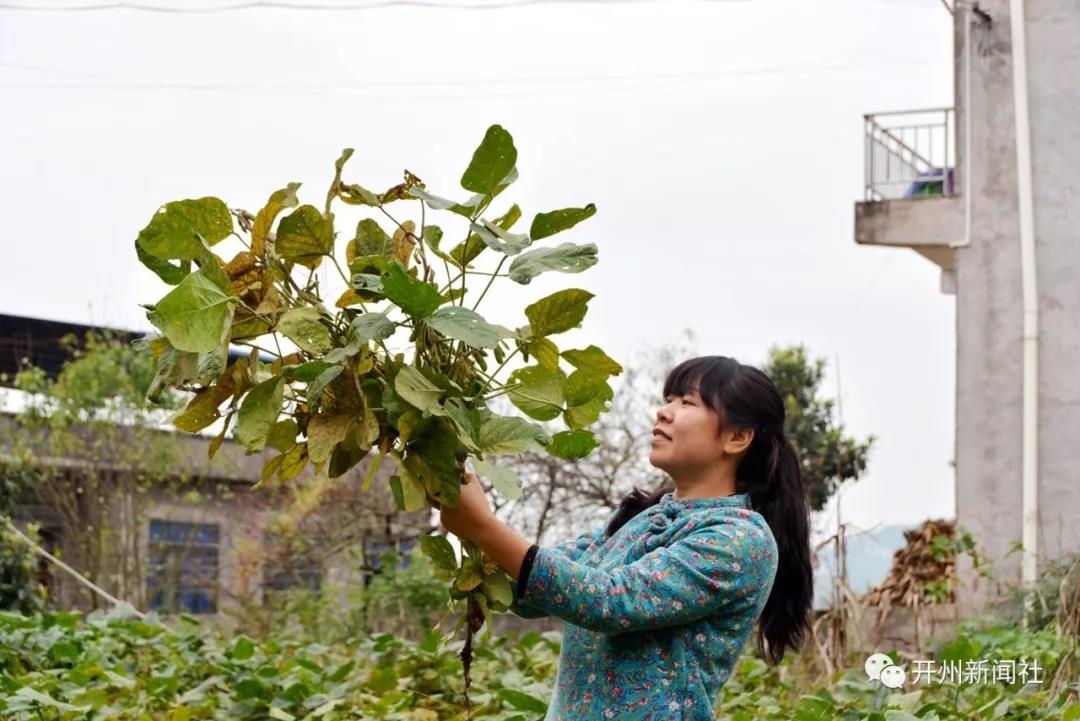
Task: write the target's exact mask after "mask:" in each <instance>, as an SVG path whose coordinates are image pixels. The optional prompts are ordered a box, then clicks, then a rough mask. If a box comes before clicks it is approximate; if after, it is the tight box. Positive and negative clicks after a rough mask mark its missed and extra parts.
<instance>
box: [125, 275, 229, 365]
mask: <svg viewBox="0 0 1080 721" xmlns="http://www.w3.org/2000/svg"><path fill="white" fill-rule="evenodd" d="M235 302H236V297H235V296H232V295H227V294H226V293H224V292H222V290H221V288H219V287H218V286H217V284H216V283H214V281H212V280H210V279H209V278H207V277H206V275H205V274H204V273H203V272H202V271H195V272H194V273H189V274H188V275H187V276H186V277H185V278H184V279H183V280H182V281H180V284H179V285H178V286H176V287H175V288H173V289H172V290H171V291H169V293H168V294H167V295H166V296H165V297H164V298H162V299H161V300H160V301H158V304H157V305H156V306H155V307H154V310H152V311H150V312H149V313H147V314H146V317H147V318H148V319H149V320H150V322H151V323H153V324H154V325H155V326H157V328H158V329H159V330H160V331H161V332H162V333H163V334H164V335H165V337H166V338H168V339H169V343H171V344H172V346H173V347H174V348H176V349H178V350H182V351H190V352H192V353H203V352H207V351H211V350H214V349H215V348H217V347H218V346H221V345H223V344H224V342H225V332H226V329H227V328H228V325H229V322H230V321H231V319H232V315H233V312H234V311H235V307H236V306H235Z"/></svg>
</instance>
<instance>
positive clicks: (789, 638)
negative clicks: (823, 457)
mask: <svg viewBox="0 0 1080 721" xmlns="http://www.w3.org/2000/svg"><path fill="white" fill-rule="evenodd" d="M695 389H696V390H697V392H698V393H699V394H700V395H701V399H702V401H703V402H704V403H705V404H706V405H707V406H708V407H709V408H711V409H713V410H714V411H716V412H717V413H718V414H719V415H720V425H721V427H724V426H734V427H748V428H752V429H754V437H753V440H752V441H751V443H750V448H749V449H748V450H747V451H746V455H744V456H743V457H742V460H741V461H739V465H738V467H737V469H736V471H735V486H736V492H738V493H746V494H747V495H749V497H750V505H751V507H752V508H753V510H755V511H757V512H758V513H760V514H761V515H762V516H763V517H764V518H765V521H766V522H767V523H768V524H769V529H770V530H771V531H772V534H773V538H775V539H776V546H777V550H778V552H779V560H778V566H777V571H776V580H775V581H774V583H773V587H772V591H771V593H770V594H769V599H768V601H767V602H766V603H765V608H764V610H763V611H762V613H761V618H759V619H758V634H757V647H758V651H759V652H760V653H761V654H762V655H763V656H764V657H765V658H766V659H767V660H768V661H769V662H770V663H774V664H775V663H779V662H780V660H781V659H782V658H783V657H784V652H785V651H786V650H787V649H788V648H791V649H798V648H799V647H801V646H802V643H803V641H804V640H805V638H806V634H807V632H808V630H809V625H810V618H809V613H810V606H811V603H812V599H813V570H812V568H811V563H810V509H809V506H808V504H807V501H806V489H805V487H804V485H803V477H802V467H801V464H800V463H799V456H798V453H797V452H796V451H795V448H794V447H793V446H792V445H791V441H789V440H788V439H787V436H786V435H785V434H784V416H785V411H784V399H783V398H782V397H781V395H780V392H779V391H778V390H777V388H776V385H775V384H774V383H773V382H772V380H770V379H769V377H768V376H767V375H765V374H764V373H763V372H762V371H760V370H758V369H757V368H754V367H753V366H749V365H744V364H742V363H739V362H738V361H736V360H735V359H734V358H727V357H725V356H702V357H700V358H691V359H689V360H686V361H683V362H682V363H680V364H679V365H677V366H676V367H675V368H673V369H672V370H671V371H670V372H669V373H668V375H667V378H666V379H665V381H664V393H663V397H664V398H665V399H666V398H667V397H668V396H670V395H677V396H678V395H684V394H687V393H691V392H693V391H694V390H695ZM673 490H674V486H672V485H671V484H666V485H664V486H663V487H661V488H659V489H658V490H656V491H654V492H652V493H649V492H646V491H641V490H639V489H637V488H635V489H634V490H633V491H632V492H631V493H630V494H628V495H627V496H626V497H625V498H623V499H622V502H621V503H620V504H619V508H618V509H617V510H616V511H615V513H614V515H613V516H612V518H611V521H610V522H609V523H608V527H607V534H608V536H611V535H613V534H614V533H615V531H617V530H618V529H619V528H620V527H621V526H622V525H623V524H624V523H626V522H627V521H629V520H630V519H631V518H633V517H634V516H636V515H637V514H639V513H641V512H642V511H644V510H645V509H647V508H649V507H650V506H653V505H655V504H657V503H659V502H660V498H661V497H662V496H663V495H664V494H665V493H668V492H669V491H673Z"/></svg>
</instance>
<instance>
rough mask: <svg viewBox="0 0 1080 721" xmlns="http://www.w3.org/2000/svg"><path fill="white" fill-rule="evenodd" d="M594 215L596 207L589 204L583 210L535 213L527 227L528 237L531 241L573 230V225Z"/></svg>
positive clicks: (571, 209) (564, 209) (568, 209)
mask: <svg viewBox="0 0 1080 721" xmlns="http://www.w3.org/2000/svg"><path fill="white" fill-rule="evenodd" d="M593 215H596V206H595V205H593V204H592V203H589V204H588V205H586V206H585V207H584V208H563V209H562V210H553V211H551V212H550V213H537V214H536V217H534V218H533V222H532V225H531V226H530V227H529V235H531V236H532V239H533V240H540V239H541V238H547V237H548V236H550V235H555V234H556V233H561V232H562V231H564V230H568V229H570V228H573V227H574V226H575V225H577V224H578V223H580V222H581V221H583V220H585V219H586V218H591V217H592V216H593Z"/></svg>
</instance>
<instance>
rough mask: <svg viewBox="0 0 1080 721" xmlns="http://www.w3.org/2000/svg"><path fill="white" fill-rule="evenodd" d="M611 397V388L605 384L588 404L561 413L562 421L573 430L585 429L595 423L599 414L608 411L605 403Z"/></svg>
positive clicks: (612, 395)
mask: <svg viewBox="0 0 1080 721" xmlns="http://www.w3.org/2000/svg"><path fill="white" fill-rule="evenodd" d="M613 397H614V394H613V393H612V390H611V386H609V385H608V384H607V383H605V384H604V385H603V387H602V388H601V389H600V393H599V394H598V395H597V396H596V397H594V398H593V399H592V400H590V401H589V402H588V403H585V404H584V405H580V406H572V407H570V408H567V409H566V412H565V413H563V420H564V421H565V422H566V425H567V426H568V427H569V428H571V429H573V430H579V429H582V428H586V427H587V426H590V425H592V424H593V423H596V421H597V420H598V419H599V418H600V414H601V413H603V412H605V411H607V410H608V406H607V403H608V401H610V400H611V399H612V398H613Z"/></svg>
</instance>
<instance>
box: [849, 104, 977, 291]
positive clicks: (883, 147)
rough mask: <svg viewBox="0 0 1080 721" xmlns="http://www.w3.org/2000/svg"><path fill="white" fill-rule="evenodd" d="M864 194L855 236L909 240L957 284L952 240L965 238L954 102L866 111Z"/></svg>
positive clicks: (864, 240)
mask: <svg viewBox="0 0 1080 721" xmlns="http://www.w3.org/2000/svg"><path fill="white" fill-rule="evenodd" d="M863 120H864V127H865V131H864V132H865V136H864V149H865V171H864V172H865V182H864V199H863V200H862V201H861V202H858V203H856V204H855V242H856V243H859V244H862V245H889V246H896V247H902V248H911V249H912V250H915V251H916V252H918V253H919V254H920V255H922V256H924V257H926V258H927V259H929V260H931V261H932V262H934V263H935V264H937V265H938V266H939V267H940V268H941V270H942V285H941V288H942V291H943V292H946V293H952V292H955V273H954V271H955V265H954V250H953V246H954V245H955V244H956V243H957V242H959V241H960V240H961V239H962V238H963V233H964V217H963V207H962V205H961V203H960V201H959V198H958V188H957V178H956V175H955V170H954V169H955V167H956V133H955V130H954V113H953V109H952V108H932V109H926V110H907V111H901V112H894V113H877V114H873V115H865V116H863Z"/></svg>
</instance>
